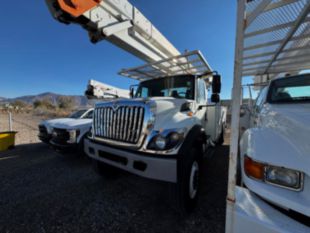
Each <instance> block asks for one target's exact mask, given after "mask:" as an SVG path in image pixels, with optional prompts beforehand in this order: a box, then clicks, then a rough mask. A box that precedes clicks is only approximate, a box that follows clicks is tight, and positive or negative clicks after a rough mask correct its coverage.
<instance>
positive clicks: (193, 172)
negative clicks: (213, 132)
mask: <svg viewBox="0 0 310 233" xmlns="http://www.w3.org/2000/svg"><path fill="white" fill-rule="evenodd" d="M199 152H200V151H199V150H197V149H196V148H192V149H191V150H190V151H189V154H187V155H180V156H182V158H180V159H179V161H178V163H179V164H178V169H179V171H178V182H177V184H176V201H177V207H178V211H179V212H180V213H181V214H182V215H184V214H188V213H190V212H192V211H193V210H194V208H195V207H196V205H197V200H198V195H199V191H200V180H201V170H202V169H201V165H202V156H201V155H200V154H199Z"/></svg>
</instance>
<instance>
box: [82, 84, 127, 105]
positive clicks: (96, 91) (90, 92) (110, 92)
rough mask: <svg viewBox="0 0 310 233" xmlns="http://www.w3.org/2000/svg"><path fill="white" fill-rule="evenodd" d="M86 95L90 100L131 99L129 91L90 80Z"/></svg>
mask: <svg viewBox="0 0 310 233" xmlns="http://www.w3.org/2000/svg"><path fill="white" fill-rule="evenodd" d="M85 95H86V96H87V98H88V99H103V100H108V99H113V98H126V99H129V91H128V90H123V89H120V88H117V87H113V86H110V85H108V84H105V83H101V82H98V81H96V80H89V82H88V86H87V90H86V91H85Z"/></svg>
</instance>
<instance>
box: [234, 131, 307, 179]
mask: <svg viewBox="0 0 310 233" xmlns="http://www.w3.org/2000/svg"><path fill="white" fill-rule="evenodd" d="M244 155H248V156H250V157H251V158H252V159H254V160H257V161H261V162H264V163H268V164H271V165H275V166H280V167H286V168H290V169H294V170H298V171H302V172H305V173H307V174H308V175H310V166H309V164H310V157H309V155H308V154H307V155H306V154H304V153H303V150H301V149H300V148H299V147H298V146H297V145H295V144H293V143H292V140H290V138H288V137H287V136H285V135H283V134H280V133H279V132H278V131H277V130H276V128H266V127H262V128H252V129H248V130H246V131H245V132H244V134H243V136H242V138H241V140H240V158H241V161H243V157H244Z"/></svg>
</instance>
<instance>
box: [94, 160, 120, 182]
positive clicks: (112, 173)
mask: <svg viewBox="0 0 310 233" xmlns="http://www.w3.org/2000/svg"><path fill="white" fill-rule="evenodd" d="M92 165H93V168H94V170H95V171H96V173H97V174H99V175H100V176H102V177H105V178H109V179H112V178H116V177H117V176H118V175H119V174H120V173H121V170H120V169H118V168H116V167H112V166H110V165H109V164H106V163H103V162H100V161H97V160H94V159H93V160H92Z"/></svg>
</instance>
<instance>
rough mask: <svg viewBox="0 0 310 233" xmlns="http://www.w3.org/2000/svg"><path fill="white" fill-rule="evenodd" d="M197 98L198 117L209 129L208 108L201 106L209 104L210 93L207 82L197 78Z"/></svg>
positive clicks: (204, 126) (202, 124) (203, 125)
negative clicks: (208, 92)
mask: <svg viewBox="0 0 310 233" xmlns="http://www.w3.org/2000/svg"><path fill="white" fill-rule="evenodd" d="M196 90H197V91H196V93H197V96H196V100H197V113H196V117H197V118H198V119H199V121H200V123H201V126H202V127H203V128H204V129H205V130H207V123H208V116H207V108H206V107H203V108H199V106H205V105H207V104H208V94H207V88H206V84H205V82H204V81H203V80H202V79H198V80H197V88H196Z"/></svg>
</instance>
